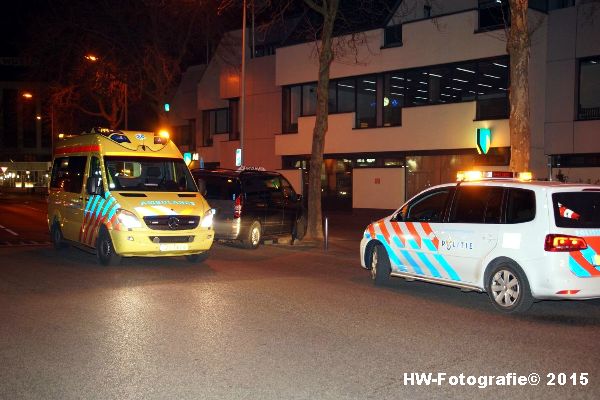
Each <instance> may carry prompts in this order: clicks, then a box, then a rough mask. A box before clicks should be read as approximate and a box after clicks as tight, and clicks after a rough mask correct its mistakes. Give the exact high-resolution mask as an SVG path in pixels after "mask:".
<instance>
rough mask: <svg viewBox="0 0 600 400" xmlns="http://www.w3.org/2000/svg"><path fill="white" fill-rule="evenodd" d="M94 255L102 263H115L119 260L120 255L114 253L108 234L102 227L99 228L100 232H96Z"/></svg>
mask: <svg viewBox="0 0 600 400" xmlns="http://www.w3.org/2000/svg"><path fill="white" fill-rule="evenodd" d="M96 255H97V256H98V261H99V262H100V264H102V265H115V264H119V263H120V262H121V256H120V255H118V254H117V253H116V251H115V247H114V246H113V243H112V240H111V238H110V234H109V233H108V231H107V230H106V228H104V227H102V228H100V232H99V233H98V239H97V240H96Z"/></svg>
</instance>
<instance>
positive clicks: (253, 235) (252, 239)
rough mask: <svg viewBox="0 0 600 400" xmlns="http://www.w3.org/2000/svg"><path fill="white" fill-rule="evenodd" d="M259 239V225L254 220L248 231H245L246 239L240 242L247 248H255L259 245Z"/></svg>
mask: <svg viewBox="0 0 600 400" xmlns="http://www.w3.org/2000/svg"><path fill="white" fill-rule="evenodd" d="M260 239H261V226H260V222H258V221H254V222H253V223H252V225H250V228H249V229H248V232H247V233H246V239H244V240H243V241H242V244H243V245H244V247H245V248H247V249H256V248H258V246H259V245H260Z"/></svg>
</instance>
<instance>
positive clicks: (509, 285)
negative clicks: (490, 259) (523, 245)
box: [486, 260, 533, 313]
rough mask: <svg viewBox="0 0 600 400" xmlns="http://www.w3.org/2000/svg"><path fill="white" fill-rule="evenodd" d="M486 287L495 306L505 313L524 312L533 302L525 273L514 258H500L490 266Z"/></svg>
mask: <svg viewBox="0 0 600 400" xmlns="http://www.w3.org/2000/svg"><path fill="white" fill-rule="evenodd" d="M486 276H487V280H486V289H487V292H488V295H489V296H490V299H491V300H492V304H493V305H494V307H495V308H496V309H497V310H499V311H502V312H505V313H522V312H525V311H527V310H529V308H530V307H531V305H532V304H533V296H532V295H531V289H530V288H529V282H528V281H527V277H526V276H525V273H524V272H523V270H522V269H521V267H519V265H518V264H516V263H515V262H513V261H512V260H498V261H496V262H494V263H492V264H491V265H490V266H489V267H488V271H487V273H486Z"/></svg>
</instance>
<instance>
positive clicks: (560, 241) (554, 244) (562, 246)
mask: <svg viewBox="0 0 600 400" xmlns="http://www.w3.org/2000/svg"><path fill="white" fill-rule="evenodd" d="M585 249H587V243H586V242H585V239H584V238H581V237H578V236H569V235H555V234H550V235H546V242H545V243H544V250H546V251H579V250H585Z"/></svg>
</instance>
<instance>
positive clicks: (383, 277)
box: [370, 244, 392, 286]
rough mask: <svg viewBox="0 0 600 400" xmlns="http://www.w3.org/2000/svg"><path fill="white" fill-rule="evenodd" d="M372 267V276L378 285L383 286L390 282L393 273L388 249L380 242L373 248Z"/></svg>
mask: <svg viewBox="0 0 600 400" xmlns="http://www.w3.org/2000/svg"><path fill="white" fill-rule="evenodd" d="M370 267H371V278H372V279H373V282H374V283H375V284H376V285H378V286H383V285H385V284H387V283H388V282H389V280H390V274H391V273H392V268H391V265H390V258H389V257H388V254H387V251H385V249H384V248H383V246H382V245H380V244H376V245H375V246H373V247H372V249H371V263H370Z"/></svg>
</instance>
